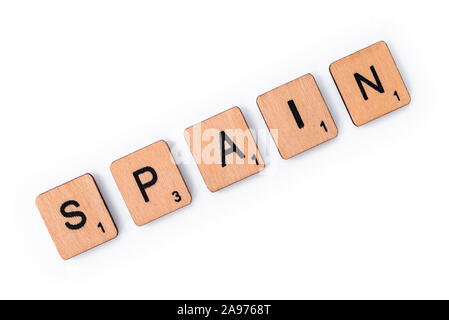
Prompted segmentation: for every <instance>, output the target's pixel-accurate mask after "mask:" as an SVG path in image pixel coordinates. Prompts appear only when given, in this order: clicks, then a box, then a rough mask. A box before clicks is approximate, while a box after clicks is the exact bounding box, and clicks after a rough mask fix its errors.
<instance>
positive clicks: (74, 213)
mask: <svg viewBox="0 0 449 320" xmlns="http://www.w3.org/2000/svg"><path fill="white" fill-rule="evenodd" d="M68 206H75V207H76V208H78V207H79V206H80V204H79V203H78V202H76V201H74V200H69V201H66V202H64V203H63V204H62V206H61V209H60V210H59V211H61V214H62V215H63V216H64V217H66V218H76V217H79V218H81V222H80V223H78V224H70V223H68V222H66V223H65V226H66V227H67V228H69V229H70V230H78V229H81V228H82V227H84V225H85V224H86V221H87V219H86V215H85V214H84V213H83V212H81V211H72V212H67V211H65V209H67V207H68Z"/></svg>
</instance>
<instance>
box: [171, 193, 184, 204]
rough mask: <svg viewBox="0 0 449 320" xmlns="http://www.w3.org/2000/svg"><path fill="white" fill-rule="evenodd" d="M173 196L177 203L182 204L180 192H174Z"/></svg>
mask: <svg viewBox="0 0 449 320" xmlns="http://www.w3.org/2000/svg"><path fill="white" fill-rule="evenodd" d="M171 194H172V196H175V202H180V201H181V200H182V198H181V196H180V195H179V192H178V191H173V192H172V193H171Z"/></svg>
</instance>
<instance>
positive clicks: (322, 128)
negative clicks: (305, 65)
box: [257, 74, 338, 159]
mask: <svg viewBox="0 0 449 320" xmlns="http://www.w3.org/2000/svg"><path fill="white" fill-rule="evenodd" d="M257 105H258V106H259V109H260V112H261V113H262V116H263V118H264V119H265V123H266V124H267V126H268V128H269V130H270V133H271V135H272V136H273V139H274V140H275V143H276V145H277V147H278V150H279V153H280V154H281V156H282V158H284V159H290V158H291V157H293V156H295V155H298V154H300V153H302V152H304V151H306V150H309V149H311V148H313V147H315V146H317V145H319V144H321V143H323V142H325V141H328V140H330V139H333V138H335V137H336V136H337V135H338V130H337V126H336V125H335V122H334V120H333V118H332V115H331V114H330V112H329V109H328V108H327V105H326V102H325V101H324V98H323V96H322V95H321V92H320V89H319V88H318V85H317V83H316V81H315V79H314V77H313V76H312V75H311V74H307V75H305V76H302V77H300V78H298V79H296V80H293V81H290V82H288V83H286V84H284V85H282V86H280V87H278V88H276V89H273V90H271V91H269V92H267V93H264V94H262V95H260V96H259V97H258V98H257Z"/></svg>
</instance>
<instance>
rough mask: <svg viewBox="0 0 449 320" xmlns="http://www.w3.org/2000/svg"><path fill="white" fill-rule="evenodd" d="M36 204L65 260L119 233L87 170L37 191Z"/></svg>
mask: <svg viewBox="0 0 449 320" xmlns="http://www.w3.org/2000/svg"><path fill="white" fill-rule="evenodd" d="M36 205H37V207H38V209H39V211H40V213H41V215H42V218H43V219H44V222H45V224H46V226H47V229H48V231H49V232H50V235H51V237H52V239H53V241H54V243H55V245H56V248H57V249H58V251H59V254H60V255H61V257H62V258H63V259H64V260H67V259H70V258H72V257H74V256H76V255H78V254H80V253H83V252H85V251H87V250H89V249H92V248H94V247H96V246H98V245H100V244H102V243H104V242H106V241H109V240H111V239H114V238H115V237H116V236H117V234H118V232H117V228H116V227H115V224H114V221H113V220H112V217H111V215H110V213H109V211H108V208H107V207H106V204H105V203H104V200H103V198H102V196H101V194H100V191H99V190H98V187H97V185H96V183H95V180H94V178H93V177H92V176H91V175H90V174H85V175H83V176H81V177H79V178H76V179H74V180H72V181H69V182H67V183H65V184H63V185H61V186H59V187H56V188H54V189H52V190H50V191H47V192H45V193H43V194H41V195H39V196H38V197H37V199H36Z"/></svg>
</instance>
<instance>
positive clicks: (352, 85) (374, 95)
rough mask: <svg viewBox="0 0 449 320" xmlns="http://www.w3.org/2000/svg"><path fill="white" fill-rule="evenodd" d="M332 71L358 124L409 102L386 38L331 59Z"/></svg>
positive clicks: (353, 118) (362, 123) (354, 120)
mask: <svg viewBox="0 0 449 320" xmlns="http://www.w3.org/2000/svg"><path fill="white" fill-rule="evenodd" d="M330 72H331V74H332V77H333V78H334V81H335V84H336V85H337V88H338V90H339V92H340V95H341V97H342V99H343V101H344V103H345V105H346V108H347V110H348V112H349V114H350V116H351V119H352V121H353V122H354V124H355V125H356V126H361V125H364V124H366V123H368V122H370V121H372V120H374V119H377V118H379V117H381V116H383V115H385V114H387V113H390V112H392V111H394V110H396V109H399V108H401V107H404V106H406V105H408V104H409V103H410V95H409V93H408V91H407V88H406V86H405V84H404V81H403V80H402V77H401V74H400V73H399V70H398V68H397V66H396V63H395V61H394V59H393V56H392V55H391V52H390V50H389V48H388V46H387V44H386V43H385V42H383V41H381V42H378V43H376V44H374V45H372V46H370V47H368V48H365V49H363V50H361V51H358V52H356V53H354V54H352V55H350V56H348V57H346V58H343V59H341V60H338V61H336V62H334V63H332V64H331V65H330ZM369 83H371V84H369Z"/></svg>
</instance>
